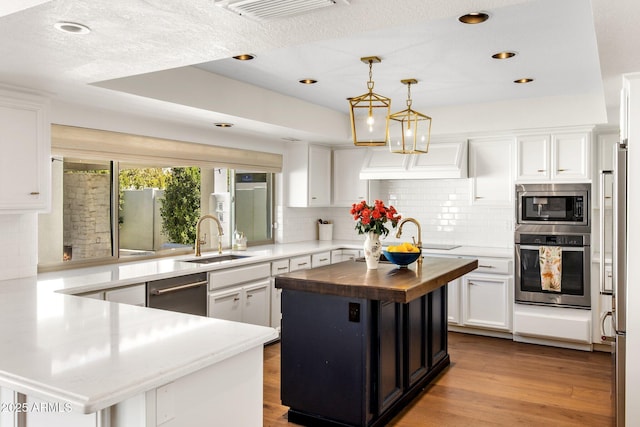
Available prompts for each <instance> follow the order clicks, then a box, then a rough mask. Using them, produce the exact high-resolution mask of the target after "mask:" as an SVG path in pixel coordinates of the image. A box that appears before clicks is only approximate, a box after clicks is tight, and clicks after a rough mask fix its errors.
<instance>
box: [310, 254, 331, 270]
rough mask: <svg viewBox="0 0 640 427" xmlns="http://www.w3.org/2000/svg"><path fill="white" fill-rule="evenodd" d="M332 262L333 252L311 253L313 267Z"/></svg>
mask: <svg viewBox="0 0 640 427" xmlns="http://www.w3.org/2000/svg"><path fill="white" fill-rule="evenodd" d="M329 264H331V252H321V253H319V254H313V255H311V267H313V268H316V267H320V266H323V265H329Z"/></svg>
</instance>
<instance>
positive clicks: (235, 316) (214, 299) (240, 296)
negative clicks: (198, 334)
mask: <svg viewBox="0 0 640 427" xmlns="http://www.w3.org/2000/svg"><path fill="white" fill-rule="evenodd" d="M270 286H271V281H270V280H269V279H263V280H261V281H259V282H254V283H250V284H247V285H244V286H237V287H233V288H229V289H223V290H220V291H217V292H212V293H210V294H209V317H215V318H216V319H225V320H233V321H236V322H244V323H252V324H254V325H262V326H269V325H270V323H271V313H270V310H269V306H270V296H269V295H270V293H269V288H270Z"/></svg>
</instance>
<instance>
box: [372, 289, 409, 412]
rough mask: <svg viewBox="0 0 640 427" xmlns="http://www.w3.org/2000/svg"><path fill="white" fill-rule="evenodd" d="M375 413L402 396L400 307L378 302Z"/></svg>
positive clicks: (397, 304) (394, 304) (391, 303)
mask: <svg viewBox="0 0 640 427" xmlns="http://www.w3.org/2000/svg"><path fill="white" fill-rule="evenodd" d="M378 316H379V317H378V325H379V328H378V346H379V347H378V365H377V370H378V375H377V376H378V387H377V391H378V396H377V406H378V408H377V409H378V410H377V411H376V412H377V413H378V414H381V413H382V412H384V411H385V410H386V409H387V408H388V407H389V406H390V405H392V404H393V403H394V402H395V401H396V400H398V399H399V398H400V397H401V396H402V391H403V387H404V385H403V383H404V382H403V378H402V357H403V351H402V346H403V340H402V329H403V328H402V305H401V304H399V303H394V302H388V301H382V302H380V303H379V313H378Z"/></svg>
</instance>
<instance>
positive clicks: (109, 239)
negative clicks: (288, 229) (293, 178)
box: [38, 157, 273, 269]
mask: <svg viewBox="0 0 640 427" xmlns="http://www.w3.org/2000/svg"><path fill="white" fill-rule="evenodd" d="M52 172H53V179H52V181H53V183H54V185H53V190H52V194H53V203H52V206H53V208H52V212H51V213H50V214H46V215H40V219H39V221H40V226H39V234H40V236H39V238H40V247H39V263H38V264H39V267H40V268H41V269H46V268H47V267H55V266H59V265H60V264H65V265H75V266H77V265H78V264H82V263H87V262H97V261H102V262H104V261H108V260H112V261H116V260H117V259H139V258H141V257H155V256H162V255H167V254H172V253H175V254H182V253H190V252H191V251H192V250H193V246H194V242H195V233H196V230H195V227H196V223H197V221H198V218H199V217H200V216H201V215H204V214H213V215H215V216H217V217H218V218H219V219H220V221H221V223H222V226H223V233H224V235H223V240H222V243H223V247H224V248H230V247H231V245H232V244H233V239H234V237H235V234H237V235H240V234H241V233H242V234H244V236H246V238H247V241H248V243H249V244H257V243H272V242H273V234H272V229H271V223H272V218H273V173H265V172H252V171H243V172H242V173H240V172H236V171H235V170H233V169H222V168H215V169H214V168H203V167H197V166H184V167H176V166H171V167H167V166H152V167H150V166H149V165H146V164H136V163H120V164H119V163H118V162H115V161H91V160H86V159H73V158H61V157H58V158H56V159H55V161H54V163H53V167H52ZM114 177H116V178H114ZM232 195H233V196H232ZM234 214H235V216H234ZM202 227H203V229H202V230H201V231H202V236H203V237H204V238H205V240H206V243H205V244H203V245H202V250H203V251H206V250H208V249H214V248H217V235H218V230H217V227H215V225H214V224H213V223H212V222H211V221H207V222H205V223H203V225H202ZM232 230H233V231H237V233H234V232H233V231H232Z"/></svg>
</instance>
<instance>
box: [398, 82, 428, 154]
mask: <svg viewBox="0 0 640 427" xmlns="http://www.w3.org/2000/svg"><path fill="white" fill-rule="evenodd" d="M400 81H401V82H402V84H405V85H407V92H408V95H407V109H406V110H402V111H399V112H397V113H394V114H391V115H390V116H389V133H388V135H389V151H391V152H392V153H400V154H423V153H428V152H429V139H430V138H431V117H429V116H426V115H424V114H422V113H419V112H417V111H414V110H412V109H411V85H412V84H417V83H418V81H417V80H416V79H405V80H400Z"/></svg>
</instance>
